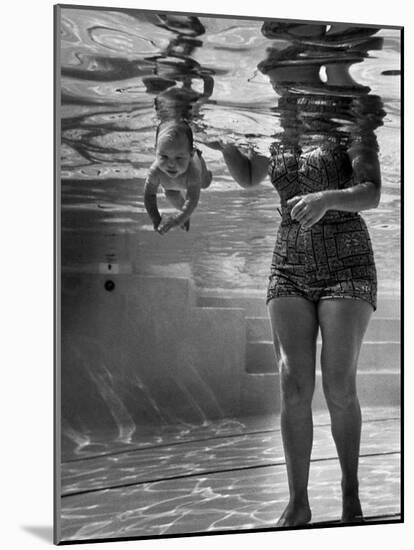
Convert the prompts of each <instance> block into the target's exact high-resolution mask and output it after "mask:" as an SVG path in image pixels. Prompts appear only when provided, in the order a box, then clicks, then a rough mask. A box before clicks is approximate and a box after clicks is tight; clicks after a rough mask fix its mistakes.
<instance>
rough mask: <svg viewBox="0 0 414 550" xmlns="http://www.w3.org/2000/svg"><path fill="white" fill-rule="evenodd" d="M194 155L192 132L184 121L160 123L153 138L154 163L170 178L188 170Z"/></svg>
mask: <svg viewBox="0 0 414 550" xmlns="http://www.w3.org/2000/svg"><path fill="white" fill-rule="evenodd" d="M193 154H194V145H193V132H192V130H191V128H190V126H189V125H188V124H187V123H186V122H184V121H173V122H161V124H160V125H159V126H158V128H157V133H156V138H155V155H156V159H155V162H156V164H157V166H158V168H159V169H160V170H161V171H162V172H164V173H165V174H167V176H169V177H170V178H176V177H178V176H179V175H181V174H184V173H185V172H186V171H187V170H188V166H189V164H190V162H191V159H192V157H193Z"/></svg>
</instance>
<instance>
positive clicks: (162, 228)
mask: <svg viewBox="0 0 414 550" xmlns="http://www.w3.org/2000/svg"><path fill="white" fill-rule="evenodd" d="M176 226H177V220H176V219H175V217H174V216H170V217H169V218H168V220H167V221H165V222H161V223H160V225H159V226H158V229H157V231H158V233H159V234H160V235H165V233H167V232H168V231H169V230H170V229H172V228H173V227H176Z"/></svg>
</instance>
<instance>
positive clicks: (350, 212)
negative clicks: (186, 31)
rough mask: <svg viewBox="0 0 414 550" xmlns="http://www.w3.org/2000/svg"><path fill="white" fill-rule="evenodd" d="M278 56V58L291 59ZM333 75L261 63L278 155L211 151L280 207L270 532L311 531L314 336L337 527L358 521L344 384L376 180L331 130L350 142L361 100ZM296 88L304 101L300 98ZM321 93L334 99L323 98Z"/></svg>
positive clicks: (362, 297)
mask: <svg viewBox="0 0 414 550" xmlns="http://www.w3.org/2000/svg"><path fill="white" fill-rule="evenodd" d="M311 31H312V29H311ZM317 31H318V40H319V41H320V40H321V31H320V29H319V28H318V29H317ZM373 32H375V31H373ZM371 34H372V33H371ZM307 38H308V39H309V36H308V37H307ZM296 45H297V42H296ZM289 47H290V50H289V53H291V52H292V51H293V52H295V51H296V49H295V47H293V48H292V46H289ZM301 52H303V48H302V50H301ZM271 55H273V56H274V55H275V52H274V50H273V51H272V52H271ZM319 56H320V52H319ZM282 57H283V56H282ZM279 59H280V58H279ZM261 65H262V67H260V65H259V68H261V69H262V72H265V71H264V70H263V65H264V64H263V63H262V64H261ZM342 67H343V71H342V73H341V65H340V64H336V65H335V67H334V69H333V70H331V71H329V70H328V71H327V72H328V82H327V83H323V82H321V80H320V78H319V72H320V71H319V69H320V62H318V56H316V57H315V58H313V59H312V58H311V57H309V58H308V63H305V62H304V60H303V55H302V58H301V59H300V61H299V64H298V62H297V59H294V62H292V63H291V64H290V65H289V60H286V56H285V57H284V58H283V61H282V62H280V60H279V62H277V61H276V62H274V59H273V62H272V63H271V67H268V68H267V70H266V73H267V74H269V76H270V79H271V82H272V85H273V87H274V88H275V89H276V91H277V92H278V93H279V95H281V98H280V100H279V107H280V106H281V104H283V103H284V104H285V105H286V106H288V107H287V108H286V109H285V110H283V112H282V113H281V122H282V125H283V126H284V133H283V136H282V139H281V143H279V145H273V146H272V147H271V157H270V159H269V158H267V157H265V156H263V155H260V154H257V153H255V152H250V153H248V154H245V153H243V152H241V151H240V150H239V149H238V148H237V147H236V146H234V145H232V144H229V143H228V144H223V143H219V144H217V143H216V144H215V145H214V144H213V146H214V147H215V148H218V149H220V150H221V151H222V153H223V157H224V160H225V162H226V164H227V166H228V168H229V171H230V173H231V175H232V176H233V178H234V179H235V180H236V181H237V182H238V183H239V184H240V185H241V186H242V187H250V186H253V185H256V184H258V183H259V182H261V181H262V180H263V179H264V178H265V177H266V175H267V174H268V173H269V175H270V178H271V181H272V183H273V185H274V187H275V188H276V189H277V191H278V192H279V195H280V200H281V216H282V220H281V224H280V227H279V230H278V234H277V239H276V245H275V249H274V254H273V261H272V266H271V273H270V277H269V286H268V293H267V303H268V309H269V314H270V319H271V324H272V331H273V340H274V346H275V351H276V357H277V362H278V368H279V373H280V382H281V432H282V439H283V446H284V451H285V457H286V466H287V473H288V483H289V494H290V499H289V502H288V504H287V506H286V508H285V510H284V512H283V513H282V515H281V517H280V519H279V521H278V524H277V525H278V526H279V527H289V526H297V525H303V524H306V523H308V522H309V521H310V520H311V509H310V506H309V500H308V478H309V465H310V456H311V449H312V438H313V424H312V411H311V402H312V396H313V392H314V387H315V363H316V339H317V334H318V330H319V329H320V331H321V337H322V351H321V370H322V380H323V389H324V393H325V396H326V401H327V405H328V409H329V413H330V417H331V425H332V434H333V438H334V441H335V444H336V448H337V452H338V456H339V461H340V465H341V470H342V483H341V487H342V521H343V522H353V521H358V520H360V519H361V518H362V509H361V504H360V500H359V493H358V457H359V447H360V434H361V411H360V406H359V402H358V397H357V392H356V372H357V362H358V356H359V352H360V349H361V344H362V340H363V337H364V333H365V331H366V328H367V325H368V322H369V320H370V317H371V314H372V312H373V311H374V310H375V309H376V291H377V282H376V271H375V264H374V257H373V253H372V248H371V242H370V238H369V235H368V231H367V228H366V225H365V223H364V221H363V220H362V218H361V217H360V215H359V214H358V212H359V211H361V210H367V209H370V208H375V207H377V205H378V203H379V199H380V188H381V176H380V167H379V162H378V156H377V148H376V146H375V144H376V141H375V137H374V136H373V132H372V125H371V127H370V128H368V127H365V128H364V127H363V126H364V125H363V124H362V125H359V133H358V129H357V131H356V132H353V133H352V132H350V133H346V132H344V131H343V128H341V129H340V130H339V131H335V128H337V127H338V124H337V120H338V118H340V119H341V120H342V121H343V124H351V125H354V130H355V123H356V122H358V117H357V116H356V115H355V113H356V112H358V105H359V107H360V106H361V99H360V98H359V99H358V98H356V96H357V95H358V94H359V95H361V94H367V89H366V88H364V87H360V86H358V85H357V84H356V83H355V82H354V81H352V80H350V77H349V74H348V72H347V70H348V67H349V59H348V60H347V59H343V65H342ZM341 74H342V78H341ZM329 75H332V79H333V78H335V80H334V81H333V80H332V79H331V80H329ZM292 87H294V88H295V89H294V90H293V91H292ZM306 88H308V89H309V90H311V92H310V93H308V94H306V93H304V92H306ZM332 90H335V94H333V95H332V94H331V95H329V94H328V92H329V91H330V92H332ZM368 91H369V89H368ZM362 103H363V101H362ZM360 110H361V109H360ZM362 111H363V109H362ZM312 112H313V113H314V116H311V113H312ZM378 113H379V115H380V116H381V115H382V114H383V111H381V109H377V114H378ZM315 121H316V122H317V123H315ZM375 124H376V125H378V117H377V119H376V123H375ZM375 124H374V125H375ZM316 127H317V128H318V129H319V133H315V128H316ZM321 129H322V130H321Z"/></svg>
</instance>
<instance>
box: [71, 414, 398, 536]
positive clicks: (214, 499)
mask: <svg viewBox="0 0 414 550" xmlns="http://www.w3.org/2000/svg"><path fill="white" fill-rule="evenodd" d="M362 412H363V427H362V441H361V453H360V496H361V503H362V507H363V511H364V515H365V518H366V521H367V522H370V521H371V522H372V521H374V522H378V521H379V522H381V521H384V522H385V521H387V522H393V521H395V522H399V521H401V516H400V514H401V508H400V505H401V488H400V466H401V455H400V418H399V416H400V410H399V408H393V407H387V408H383V407H382V408H376V407H371V408H366V409H364V410H363V411H362ZM169 434H170V435H169V436H168V435H166V434H164V435H163V437H162V438H161V437H159V436H158V435H154V437H153V438H152V439H151V437H147V440H146V442H145V443H144V444H142V442H141V444H139V442H138V441H135V443H134V442H129V443H128V444H124V445H117V446H114V445H112V446H110V445H108V446H106V447H99V449H100V450H99V452H95V453H94V452H92V449H91V452H89V453H88V452H86V453H84V454H83V455H82V456H79V454H77V455H76V454H74V453H72V454H68V455H67V456H66V457H65V462H63V463H62V498H61V542H64V541H75V540H82V541H85V540H99V539H112V538H114V539H118V538H123V537H125V538H129V537H156V536H160V535H161V536H162V535H166V536H168V535H169V536H171V535H182V534H188V533H192V534H196V533H198V534H202V533H207V532H209V533H211V532H217V533H218V532H229V531H230V532H231V531H240V530H255V529H260V530H263V529H270V530H271V529H275V525H276V521H277V518H278V517H279V515H280V514H281V512H282V511H283V509H284V506H285V504H286V502H287V498H288V487H287V479H286V467H285V462H284V456H283V449H282V441H281V436H280V429H279V418H278V417H277V416H275V415H268V416H262V417H252V418H248V419H228V420H227V421H226V423H225V424H223V421H221V422H218V423H216V424H214V423H211V424H209V425H205V426H202V427H197V428H193V429H187V430H185V432H184V431H183V429H182V426H181V427H180V428H179V427H177V429H176V430H174V429H173V428H171V429H169ZM102 449H103V450H102ZM309 494H310V503H311V508H312V514H313V515H312V525H311V527H312V526H315V527H316V526H318V525H319V524H320V523H322V525H327V524H329V523H332V522H336V521H338V520H339V518H340V514H341V496H340V468H339V463H338V459H337V457H336V451H335V447H334V444H333V441H332V437H331V433H330V424H329V417H328V414H327V413H326V412H317V413H316V414H315V416H314V447H313V453H312V463H311V471H310V482H309Z"/></svg>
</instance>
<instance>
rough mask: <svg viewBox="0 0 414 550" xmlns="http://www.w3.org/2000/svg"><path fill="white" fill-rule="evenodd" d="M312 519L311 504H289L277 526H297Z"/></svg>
mask: <svg viewBox="0 0 414 550" xmlns="http://www.w3.org/2000/svg"><path fill="white" fill-rule="evenodd" d="M311 519H312V512H311V509H310V507H309V504H307V503H306V504H302V505H293V504H288V505H287V506H286V508H285V510H284V512H283V513H282V515H281V516H280V518H279V519H278V522H277V523H276V527H296V526H299V525H306V524H307V523H309V522H310V520H311Z"/></svg>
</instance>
